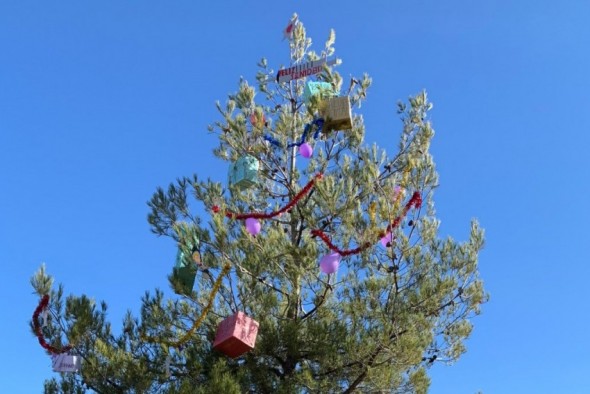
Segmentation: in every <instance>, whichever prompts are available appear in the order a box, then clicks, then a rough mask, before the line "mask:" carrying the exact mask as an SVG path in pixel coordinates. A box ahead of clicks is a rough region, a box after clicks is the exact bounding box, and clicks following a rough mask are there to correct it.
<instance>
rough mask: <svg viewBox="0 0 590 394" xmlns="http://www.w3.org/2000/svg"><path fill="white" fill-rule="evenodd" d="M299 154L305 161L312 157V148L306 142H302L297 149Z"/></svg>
mask: <svg viewBox="0 0 590 394" xmlns="http://www.w3.org/2000/svg"><path fill="white" fill-rule="evenodd" d="M299 153H301V156H303V157H305V158H306V159H309V158H310V157H311V155H313V148H312V147H311V145H309V144H308V143H307V142H304V143H303V144H301V146H300V147H299Z"/></svg>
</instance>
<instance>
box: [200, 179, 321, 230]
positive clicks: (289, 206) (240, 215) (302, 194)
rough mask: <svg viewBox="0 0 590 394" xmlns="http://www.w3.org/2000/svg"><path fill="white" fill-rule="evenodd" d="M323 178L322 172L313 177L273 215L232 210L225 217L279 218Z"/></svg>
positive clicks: (214, 210)
mask: <svg viewBox="0 0 590 394" xmlns="http://www.w3.org/2000/svg"><path fill="white" fill-rule="evenodd" d="M322 176H323V174H322V173H321V172H320V173H319V174H316V175H315V176H314V177H313V179H312V180H311V181H309V182H308V183H307V185H305V187H304V188H303V189H301V191H300V192H299V193H297V194H296V195H295V197H294V198H293V200H291V201H290V202H289V203H288V204H287V205H285V206H284V207H283V208H281V209H279V210H278V211H274V212H271V213H257V212H250V213H235V212H232V211H230V210H226V211H225V216H226V217H228V218H230V219H238V220H245V219H250V218H253V219H270V218H273V217H275V216H279V215H280V214H282V213H285V212H289V211H290V210H291V209H293V207H294V206H295V204H297V203H298V202H299V200H301V199H302V198H303V196H305V195H306V194H307V193H309V191H310V190H311V189H312V188H313V185H314V184H315V182H316V180H320V179H322ZM211 209H212V210H213V212H215V213H218V212H219V207H218V206H217V205H214V206H213V207H212V208H211Z"/></svg>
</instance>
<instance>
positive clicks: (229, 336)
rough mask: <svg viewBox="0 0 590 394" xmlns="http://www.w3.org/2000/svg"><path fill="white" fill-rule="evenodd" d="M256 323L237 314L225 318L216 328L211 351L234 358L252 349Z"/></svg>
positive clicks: (254, 340)
mask: <svg viewBox="0 0 590 394" xmlns="http://www.w3.org/2000/svg"><path fill="white" fill-rule="evenodd" d="M258 325H259V324H258V322H257V321H256V320H254V319H252V318H251V317H248V316H246V314H245V313H244V312H237V313H235V314H234V315H232V316H229V317H227V318H225V320H223V321H222V322H221V324H219V326H218V327H217V332H216V333H215V341H214V342H213V349H216V350H217V351H220V352H222V353H223V354H225V355H226V356H228V357H231V358H236V357H239V356H241V355H242V354H244V353H246V352H247V351H249V350H252V349H254V345H255V344H256V336H257V335H258Z"/></svg>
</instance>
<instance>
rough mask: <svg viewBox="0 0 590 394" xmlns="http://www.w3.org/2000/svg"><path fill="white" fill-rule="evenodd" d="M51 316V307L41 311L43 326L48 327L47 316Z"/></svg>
mask: <svg viewBox="0 0 590 394" xmlns="http://www.w3.org/2000/svg"><path fill="white" fill-rule="evenodd" d="M48 316H49V309H43V312H41V321H42V323H41V327H43V328H45V327H47V317H48Z"/></svg>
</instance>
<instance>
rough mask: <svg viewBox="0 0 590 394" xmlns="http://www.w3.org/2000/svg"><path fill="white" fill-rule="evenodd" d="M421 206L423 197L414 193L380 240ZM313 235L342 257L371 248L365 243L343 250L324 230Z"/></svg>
mask: <svg viewBox="0 0 590 394" xmlns="http://www.w3.org/2000/svg"><path fill="white" fill-rule="evenodd" d="M420 206H422V196H420V193H419V192H414V194H413V195H412V198H411V199H410V201H408V202H407V203H406V205H405V206H404V210H403V211H402V214H401V215H400V216H398V217H396V218H395V220H394V221H393V223H390V224H389V225H388V226H387V229H385V230H384V231H381V232H379V234H378V236H379V238H383V237H384V236H385V235H386V234H387V233H388V232H390V231H392V230H394V229H395V228H397V227H398V226H399V225H400V223H401V221H402V219H403V218H404V217H405V216H406V215H407V213H408V211H409V210H410V209H411V208H412V207H415V208H420ZM311 234H312V236H313V237H320V238H321V240H322V241H324V243H325V244H326V245H327V246H328V248H330V250H332V251H334V252H336V253H338V254H339V255H340V256H350V255H353V254H357V253H360V252H362V251H363V250H365V249H367V248H368V247H369V246H371V243H370V242H365V243H364V244H362V245H361V246H358V247H356V248H354V249H348V250H342V249H340V248H338V247H337V246H336V245H334V244H333V243H332V240H331V239H330V237H329V236H328V235H327V234H326V233H324V232H323V231H322V230H318V229H316V230H311Z"/></svg>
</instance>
